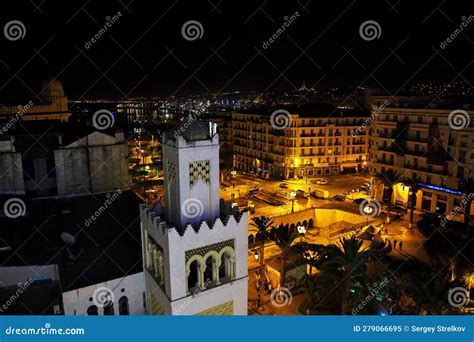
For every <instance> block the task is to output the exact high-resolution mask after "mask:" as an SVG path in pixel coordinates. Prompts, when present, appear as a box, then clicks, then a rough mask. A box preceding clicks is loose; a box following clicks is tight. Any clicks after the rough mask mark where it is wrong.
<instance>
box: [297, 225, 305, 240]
mask: <svg viewBox="0 0 474 342" xmlns="http://www.w3.org/2000/svg"><path fill="white" fill-rule="evenodd" d="M296 229H297V230H298V233H299V234H300V242H303V237H304V235H305V234H306V227H305V226H298V227H296Z"/></svg>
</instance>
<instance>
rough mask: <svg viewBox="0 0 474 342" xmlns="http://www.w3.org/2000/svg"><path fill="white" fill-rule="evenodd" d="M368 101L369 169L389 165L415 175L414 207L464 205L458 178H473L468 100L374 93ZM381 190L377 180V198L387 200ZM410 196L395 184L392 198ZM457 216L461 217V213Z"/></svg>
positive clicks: (473, 131) (446, 210) (445, 209)
mask: <svg viewBox="0 0 474 342" xmlns="http://www.w3.org/2000/svg"><path fill="white" fill-rule="evenodd" d="M372 102H373V104H374V110H373V112H372V119H373V121H372V122H371V134H370V145H369V146H370V148H369V152H370V154H369V159H370V161H371V165H370V170H371V174H372V175H374V176H375V175H376V174H377V173H378V172H381V171H383V170H388V169H393V170H395V171H396V172H397V173H398V174H400V179H403V178H413V177H416V179H418V180H419V184H420V185H421V190H420V191H418V193H417V201H416V209H418V210H423V211H427V212H436V213H439V214H450V213H451V212H452V210H453V209H454V208H455V207H459V208H461V209H462V208H463V205H462V203H461V201H462V197H461V195H462V181H463V180H464V179H466V178H470V177H472V170H473V167H474V154H473V153H472V151H473V149H474V126H473V123H474V122H470V121H471V120H470V118H471V117H473V115H474V111H472V110H470V109H469V108H470V107H469V106H468V105H462V104H461V105H456V104H449V103H443V104H438V105H434V104H433V103H430V102H426V100H423V99H420V98H406V97H405V98H403V99H401V98H397V99H393V98H389V97H373V99H372ZM451 113H452V114H451ZM450 114H451V116H450ZM456 116H457V119H456ZM457 120H460V121H457ZM463 120H464V122H462V121H463ZM374 183H378V182H377V181H374ZM384 190H386V189H384V186H383V185H380V184H379V185H377V186H376V188H375V192H374V196H375V198H376V199H378V200H382V199H384V198H385V200H388V198H387V192H386V191H384ZM408 201H409V189H408V188H407V187H406V186H404V185H403V183H402V182H400V183H398V184H396V185H395V186H394V192H393V197H392V202H393V203H397V202H398V203H400V204H405V205H406V204H407V203H408ZM451 216H452V215H451ZM455 216H456V217H453V218H454V219H456V220H462V215H461V214H459V215H455Z"/></svg>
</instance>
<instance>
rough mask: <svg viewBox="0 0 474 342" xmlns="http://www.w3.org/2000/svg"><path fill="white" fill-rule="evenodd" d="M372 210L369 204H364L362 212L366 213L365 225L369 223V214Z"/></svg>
mask: <svg viewBox="0 0 474 342" xmlns="http://www.w3.org/2000/svg"><path fill="white" fill-rule="evenodd" d="M373 212H374V208H373V207H372V206H371V205H366V206H365V207H364V213H365V214H366V216H365V217H366V218H367V221H366V225H368V224H369V216H370V215H371V214H372V213H373Z"/></svg>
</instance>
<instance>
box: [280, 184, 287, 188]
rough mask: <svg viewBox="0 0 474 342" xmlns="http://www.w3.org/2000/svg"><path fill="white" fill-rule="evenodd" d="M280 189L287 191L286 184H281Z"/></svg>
mask: <svg viewBox="0 0 474 342" xmlns="http://www.w3.org/2000/svg"><path fill="white" fill-rule="evenodd" d="M280 188H282V189H288V183H281V184H280Z"/></svg>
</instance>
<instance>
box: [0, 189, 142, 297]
mask: <svg viewBox="0 0 474 342" xmlns="http://www.w3.org/2000/svg"><path fill="white" fill-rule="evenodd" d="M107 200H108V201H109V202H111V204H109V205H107V204H106V201H107ZM24 201H25V203H26V207H27V214H26V215H25V216H23V217H20V218H17V219H10V218H7V217H0V227H2V229H0V239H3V240H4V241H5V242H6V243H7V244H8V245H9V246H10V247H11V250H10V251H0V266H29V265H49V264H58V265H59V274H60V280H61V285H62V291H63V292H65V291H70V290H74V289H77V288H81V287H84V286H88V285H92V284H97V283H100V282H103V281H106V280H111V279H116V278H120V277H124V276H127V275H130V274H135V273H139V272H141V271H142V249H141V234H140V219H139V203H140V201H139V199H138V198H137V197H136V196H135V195H134V194H133V193H132V192H131V191H126V192H122V193H113V192H111V193H109V194H105V193H102V194H94V195H90V196H75V197H70V198H64V199H56V198H45V199H34V200H26V199H24ZM3 202H4V201H3V200H0V203H3ZM101 207H102V208H105V209H104V210H103V212H102V213H101V214H98V215H97V214H95V213H96V212H97V211H98V210H99V208H101ZM93 215H95V216H96V217H97V219H96V220H95V221H93V220H90V224H86V220H87V219H90V218H91V216H93ZM62 233H69V234H71V235H72V236H73V237H74V239H75V244H74V245H72V246H70V247H68V246H67V245H66V243H65V242H64V241H63V240H62V239H61V234H62Z"/></svg>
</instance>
